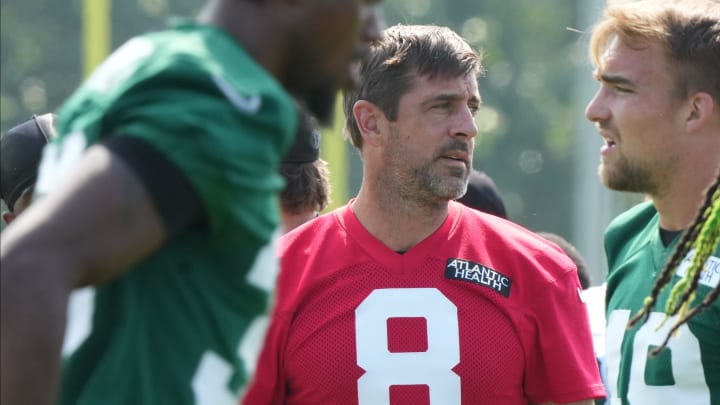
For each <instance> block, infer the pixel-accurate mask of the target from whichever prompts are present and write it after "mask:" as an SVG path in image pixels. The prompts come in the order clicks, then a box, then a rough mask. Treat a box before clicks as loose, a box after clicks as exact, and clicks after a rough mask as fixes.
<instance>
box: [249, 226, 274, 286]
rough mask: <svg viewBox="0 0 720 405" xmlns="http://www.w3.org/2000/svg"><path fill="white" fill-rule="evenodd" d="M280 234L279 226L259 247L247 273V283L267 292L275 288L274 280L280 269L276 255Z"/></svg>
mask: <svg viewBox="0 0 720 405" xmlns="http://www.w3.org/2000/svg"><path fill="white" fill-rule="evenodd" d="M280 235H281V231H280V228H278V229H276V230H275V232H273V235H272V236H271V238H270V242H269V243H268V244H267V245H265V246H264V247H263V248H262V249H260V251H259V252H258V254H257V256H256V257H255V262H254V263H253V265H252V267H251V268H250V271H249V272H248V274H247V281H248V283H250V284H252V285H253V286H255V287H257V288H260V289H261V290H263V291H266V292H268V293H271V292H273V291H274V290H275V281H276V279H277V275H278V272H279V270H280V262H279V260H278V257H277V242H278V238H279V237H280Z"/></svg>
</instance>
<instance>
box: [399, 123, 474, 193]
mask: <svg viewBox="0 0 720 405" xmlns="http://www.w3.org/2000/svg"><path fill="white" fill-rule="evenodd" d="M401 136H402V135H401V134H400V133H399V130H398V129H397V128H395V127H394V126H393V127H392V128H391V130H390V137H391V138H394V139H391V141H390V143H393V144H395V145H398V144H399V143H400V137H401ZM451 149H459V150H463V151H466V152H467V151H468V147H467V145H466V144H465V143H462V142H459V143H458V144H450V145H446V147H445V148H444V150H451ZM387 153H388V154H387V157H386V159H387V160H388V161H393V162H396V161H402V156H403V154H404V151H403V150H401V149H395V148H393V149H391V150H389V151H388V152H387ZM437 161H438V159H433V160H430V161H428V162H426V163H425V164H422V165H419V166H415V167H413V168H410V169H409V170H408V168H407V166H403V167H402V168H393V169H392V170H393V171H395V174H394V175H393V174H389V176H396V177H397V178H398V180H399V183H398V184H395V185H394V188H395V189H396V190H397V192H398V193H399V194H401V195H403V196H404V197H405V198H407V199H409V200H416V201H425V202H431V201H432V202H436V201H439V200H442V201H445V200H447V201H449V200H455V199H457V198H460V197H462V196H463V195H464V194H465V192H466V191H467V183H468V176H469V175H470V171H469V169H460V168H450V173H449V174H448V175H442V174H438V173H437V172H436V170H438V169H437V167H436V166H435V165H436V164H437ZM453 179H454V180H453Z"/></svg>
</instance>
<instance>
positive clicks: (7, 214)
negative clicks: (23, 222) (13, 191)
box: [2, 211, 16, 225]
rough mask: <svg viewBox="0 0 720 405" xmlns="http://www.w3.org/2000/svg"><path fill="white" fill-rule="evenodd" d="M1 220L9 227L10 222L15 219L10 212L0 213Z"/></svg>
mask: <svg viewBox="0 0 720 405" xmlns="http://www.w3.org/2000/svg"><path fill="white" fill-rule="evenodd" d="M2 218H3V221H5V224H6V225H10V222H12V221H13V220H15V218H16V217H15V214H13V213H12V212H10V211H4V212H3V213H2Z"/></svg>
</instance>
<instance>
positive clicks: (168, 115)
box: [106, 63, 294, 237]
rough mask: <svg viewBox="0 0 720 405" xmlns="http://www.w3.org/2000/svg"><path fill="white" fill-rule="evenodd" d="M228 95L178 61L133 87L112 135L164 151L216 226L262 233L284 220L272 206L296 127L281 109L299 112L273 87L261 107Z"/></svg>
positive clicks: (115, 114) (117, 111)
mask: <svg viewBox="0 0 720 405" xmlns="http://www.w3.org/2000/svg"><path fill="white" fill-rule="evenodd" d="M180 82H182V83H183V85H182V86H179V85H178V83H180ZM226 93H227V89H223V88H221V86H219V85H218V81H217V78H214V77H212V76H211V74H210V73H209V72H206V71H203V70H202V69H199V68H197V69H195V68H194V66H193V65H192V64H190V63H187V64H185V65H181V64H178V66H173V67H172V68H166V69H164V70H162V71H160V72H158V73H157V74H155V75H153V76H151V77H149V78H148V79H146V80H144V81H142V82H139V83H137V84H136V85H134V86H133V87H132V88H130V89H128V90H127V91H126V92H125V93H124V94H123V95H122V98H121V99H120V100H119V101H117V102H116V103H115V106H114V107H113V110H112V111H110V112H109V114H110V116H111V117H112V121H113V122H114V123H115V124H114V126H113V127H112V128H108V129H107V130H106V132H111V133H112V134H114V135H123V136H134V137H138V138H141V139H143V140H144V141H146V142H148V143H149V144H150V145H152V146H153V147H155V148H156V149H157V150H158V151H160V152H161V153H163V154H164V155H165V156H166V158H167V159H168V160H169V161H170V162H172V163H173V164H174V165H175V166H176V167H178V168H179V169H180V170H181V171H182V172H183V173H184V175H185V176H186V177H187V179H188V180H189V182H190V183H191V184H192V186H193V187H194V188H195V190H196V192H197V194H198V196H199V197H200V200H201V201H202V203H203V205H204V208H205V211H206V212H205V215H206V217H207V218H208V222H209V225H210V227H211V229H212V230H213V231H216V232H217V231H221V230H222V229H224V228H227V227H231V226H232V227H237V226H238V225H242V226H243V227H244V228H246V229H248V232H249V233H250V235H249V236H256V237H264V236H265V235H270V234H271V233H272V231H273V230H274V228H275V226H276V224H277V223H278V218H277V210H271V209H268V207H267V203H268V201H273V200H274V199H275V198H276V197H275V194H276V193H277V192H279V190H280V189H281V187H282V184H283V182H282V179H281V178H280V176H279V174H278V173H277V167H278V165H279V161H280V157H281V156H282V153H283V151H284V149H286V147H287V143H288V139H289V136H288V135H287V134H286V133H290V132H292V130H291V128H286V126H287V125H282V124H280V122H281V121H282V122H287V121H288V120H278V119H277V114H294V110H292V108H291V107H292V105H291V104H288V103H285V102H284V101H283V100H280V99H279V98H277V97H275V96H274V95H273V94H272V93H271V92H268V93H267V94H259V96H260V97H261V98H260V104H259V106H258V107H257V110H253V109H250V108H246V109H241V108H239V107H238V106H237V105H236V104H235V103H233V102H232V101H231V100H229V99H228V96H227V94H226ZM178 100H183V102H178ZM139 106H140V107H139ZM290 122H292V120H290ZM177 198H182V196H177Z"/></svg>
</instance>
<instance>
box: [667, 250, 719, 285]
mask: <svg viewBox="0 0 720 405" xmlns="http://www.w3.org/2000/svg"><path fill="white" fill-rule="evenodd" d="M694 254H695V251H693V250H691V251H690V252H688V254H687V256H685V259H683V261H682V262H681V263H680V265H679V266H678V269H677V273H676V275H677V276H678V277H684V276H685V274H687V270H688V267H690V263H691V262H692V257H693V255H694ZM698 282H699V283H700V284H702V285H706V286H708V287H710V288H715V287H717V286H718V284H720V258H717V257H715V256H710V257H709V258H708V259H707V261H706V262H705V267H704V268H703V270H702V272H701V273H700V279H699V280H698Z"/></svg>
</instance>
